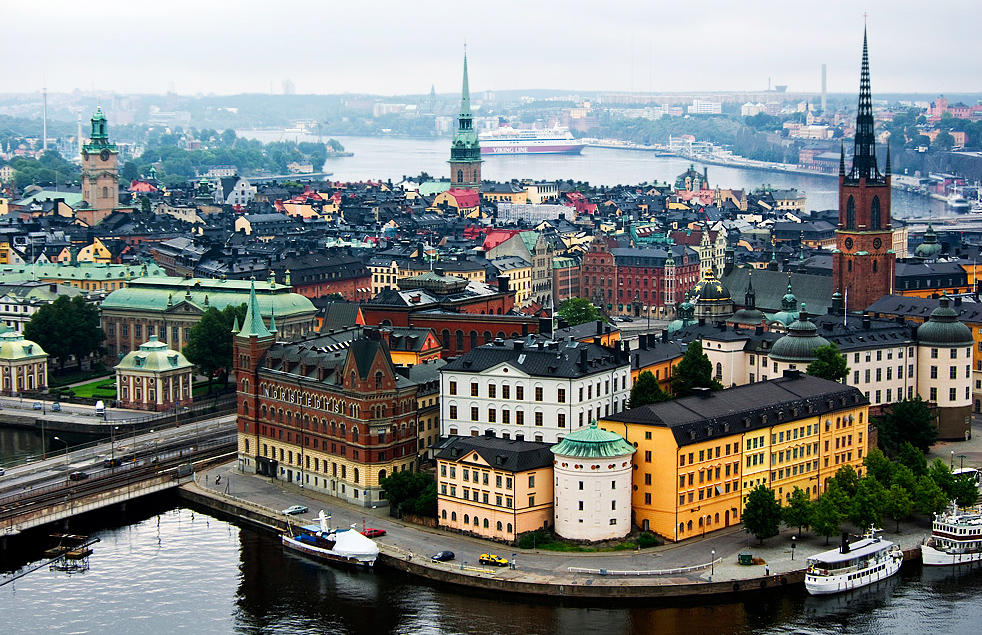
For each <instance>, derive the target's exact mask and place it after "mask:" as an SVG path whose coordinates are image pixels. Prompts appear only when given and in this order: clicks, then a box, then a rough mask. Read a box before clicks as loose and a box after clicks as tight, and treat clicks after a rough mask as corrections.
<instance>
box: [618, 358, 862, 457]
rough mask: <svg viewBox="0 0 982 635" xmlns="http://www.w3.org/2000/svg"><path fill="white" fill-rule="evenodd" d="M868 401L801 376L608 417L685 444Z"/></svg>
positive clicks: (851, 390) (823, 381)
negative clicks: (662, 430)
mask: <svg viewBox="0 0 982 635" xmlns="http://www.w3.org/2000/svg"><path fill="white" fill-rule="evenodd" d="M867 403H869V400H867V399H866V397H864V396H863V394H862V393H861V392H860V391H859V390H857V389H856V388H852V387H849V386H843V385H842V384H840V383H838V382H834V381H828V380H826V379H819V378H818V377H811V376H809V375H805V374H801V375H798V376H797V377H793V378H792V377H787V376H785V377H782V378H779V379H772V380H770V381H762V382H756V383H753V384H747V385H744V386H736V387H734V388H729V389H726V390H723V391H719V392H714V393H710V396H708V397H702V396H699V395H696V396H692V397H682V398H681V399H675V400H673V401H665V402H662V403H655V404H649V405H646V406H641V407H640V408H631V409H630V410H625V411H624V412H621V413H618V414H614V415H611V416H609V417H604V419H605V420H607V421H617V422H623V423H636V424H645V425H651V426H659V427H667V428H671V430H672V434H673V435H674V436H675V442H676V443H677V444H678V445H679V446H683V445H689V444H693V443H701V442H703V441H706V440H708V439H712V438H722V437H725V436H727V435H733V434H740V433H744V432H749V431H753V430H757V429H760V428H766V427H768V426H771V425H774V424H776V423H786V422H789V421H794V420H796V419H800V418H803V417H807V416H816V415H823V414H825V413H830V412H835V411H838V410H841V409H845V408H852V407H855V406H858V405H861V404H867Z"/></svg>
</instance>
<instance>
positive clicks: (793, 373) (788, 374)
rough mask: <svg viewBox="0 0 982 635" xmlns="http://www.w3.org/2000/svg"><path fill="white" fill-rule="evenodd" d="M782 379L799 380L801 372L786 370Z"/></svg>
mask: <svg viewBox="0 0 982 635" xmlns="http://www.w3.org/2000/svg"><path fill="white" fill-rule="evenodd" d="M784 378H785V379H801V371H800V370H798V369H794V370H792V369H790V368H787V369H785V370H784Z"/></svg>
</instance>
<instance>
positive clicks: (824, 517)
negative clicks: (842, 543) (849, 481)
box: [811, 487, 844, 544]
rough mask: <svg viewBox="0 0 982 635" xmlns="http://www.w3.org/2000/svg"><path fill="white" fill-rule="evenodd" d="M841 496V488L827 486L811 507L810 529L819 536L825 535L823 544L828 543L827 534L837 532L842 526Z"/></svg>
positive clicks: (832, 534)
mask: <svg viewBox="0 0 982 635" xmlns="http://www.w3.org/2000/svg"><path fill="white" fill-rule="evenodd" d="M842 498H844V496H843V494H842V491H841V490H839V489H838V488H836V487H829V489H827V490H825V493H823V494H822V495H821V496H819V497H818V500H817V501H815V505H814V508H813V509H812V518H811V525H812V529H814V530H815V533H817V534H819V535H820V536H825V544H829V536H834V535H836V534H838V533H839V530H840V529H841V528H842V517H843V516H842V512H841V511H840V509H841V507H842V505H843V503H842V500H841V499H842Z"/></svg>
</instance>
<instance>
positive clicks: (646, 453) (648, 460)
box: [644, 450, 651, 463]
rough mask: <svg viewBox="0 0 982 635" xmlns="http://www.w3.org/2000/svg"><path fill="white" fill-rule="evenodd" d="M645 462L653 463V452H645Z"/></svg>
mask: <svg viewBox="0 0 982 635" xmlns="http://www.w3.org/2000/svg"><path fill="white" fill-rule="evenodd" d="M644 462H645V463H651V450H645V451H644Z"/></svg>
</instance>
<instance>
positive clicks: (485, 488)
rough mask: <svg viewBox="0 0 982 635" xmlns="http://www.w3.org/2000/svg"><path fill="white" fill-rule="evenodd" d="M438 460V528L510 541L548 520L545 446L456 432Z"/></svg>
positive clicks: (550, 496) (549, 491)
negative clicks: (463, 435) (455, 435)
mask: <svg viewBox="0 0 982 635" xmlns="http://www.w3.org/2000/svg"><path fill="white" fill-rule="evenodd" d="M436 460H437V487H438V488H439V489H438V491H437V508H438V512H437V513H438V514H439V520H438V522H439V524H440V526H441V527H444V528H447V529H456V530H458V531H462V532H467V533H472V534H475V535H477V536H480V537H482V538H488V539H491V540H501V541H508V542H511V541H514V540H515V539H516V538H518V536H520V535H521V534H523V533H526V532H529V531H535V530H536V529H545V528H548V527H549V526H550V524H551V523H552V516H553V485H552V453H551V452H550V451H549V444H547V443H533V442H529V441H518V440H515V439H502V438H498V437H490V436H477V437H459V436H457V437H451V438H450V440H449V441H448V442H447V443H446V444H445V445H443V446H442V447H441V449H440V451H439V452H438V453H437V455H436Z"/></svg>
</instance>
